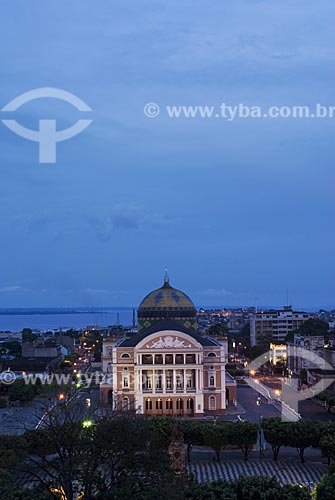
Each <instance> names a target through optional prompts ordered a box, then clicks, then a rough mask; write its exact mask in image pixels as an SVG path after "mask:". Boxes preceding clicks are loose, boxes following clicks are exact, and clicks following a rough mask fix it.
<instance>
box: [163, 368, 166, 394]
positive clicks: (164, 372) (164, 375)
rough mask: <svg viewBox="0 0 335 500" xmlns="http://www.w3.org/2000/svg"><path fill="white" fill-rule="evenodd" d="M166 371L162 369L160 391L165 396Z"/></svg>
mask: <svg viewBox="0 0 335 500" xmlns="http://www.w3.org/2000/svg"><path fill="white" fill-rule="evenodd" d="M165 377H166V369H165V368H163V373H162V389H163V394H166V379H165Z"/></svg>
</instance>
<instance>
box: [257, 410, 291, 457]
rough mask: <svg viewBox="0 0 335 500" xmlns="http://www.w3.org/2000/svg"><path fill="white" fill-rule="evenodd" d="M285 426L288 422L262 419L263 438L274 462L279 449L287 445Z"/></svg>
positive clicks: (277, 419)
mask: <svg viewBox="0 0 335 500" xmlns="http://www.w3.org/2000/svg"><path fill="white" fill-rule="evenodd" d="M287 424H288V422H282V421H281V419H280V418H264V419H263V422H262V427H263V431H264V437H265V439H266V441H267V442H268V443H269V444H270V445H271V448H272V452H273V458H274V460H277V459H278V455H279V451H280V448H281V447H282V446H288V445H289V443H288V434H287Z"/></svg>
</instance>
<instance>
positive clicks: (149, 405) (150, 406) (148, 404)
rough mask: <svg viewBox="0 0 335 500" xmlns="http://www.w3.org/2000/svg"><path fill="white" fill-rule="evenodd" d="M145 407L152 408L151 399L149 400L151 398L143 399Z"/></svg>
mask: <svg viewBox="0 0 335 500" xmlns="http://www.w3.org/2000/svg"><path fill="white" fill-rule="evenodd" d="M145 409H146V410H152V401H151V399H147V400H146V401H145Z"/></svg>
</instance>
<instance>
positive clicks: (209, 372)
mask: <svg viewBox="0 0 335 500" xmlns="http://www.w3.org/2000/svg"><path fill="white" fill-rule="evenodd" d="M227 358H228V350H227V341H226V339H220V341H218V340H217V339H213V338H210V337H204V336H202V335H200V334H198V333H197V312H196V309H195V307H194V304H193V302H192V301H191V299H190V298H189V297H188V296H187V295H186V294H185V293H184V292H181V291H180V290H177V289H176V288H173V287H172V286H171V285H170V283H169V278H168V277H167V276H166V277H165V279H164V284H163V286H162V287H161V288H158V289H157V290H154V291H153V292H151V293H149V294H148V295H147V296H146V297H145V298H144V299H143V300H142V302H141V304H140V306H139V308H138V332H137V333H135V334H133V335H131V336H129V337H128V338H122V339H119V340H117V341H115V340H113V339H112V338H110V337H105V339H104V343H103V357H102V360H103V372H104V374H105V377H104V380H103V382H102V383H101V385H100V396H101V402H102V404H104V405H106V406H112V407H113V406H116V405H117V404H119V405H120V406H119V407H121V408H122V409H133V410H135V411H136V412H137V413H139V414H146V415H179V416H199V417H200V416H203V415H216V414H224V413H225V412H226V408H227V405H228V404H234V403H236V383H235V381H234V379H233V378H232V377H230V376H229V375H228V374H226V371H225V364H226V362H227Z"/></svg>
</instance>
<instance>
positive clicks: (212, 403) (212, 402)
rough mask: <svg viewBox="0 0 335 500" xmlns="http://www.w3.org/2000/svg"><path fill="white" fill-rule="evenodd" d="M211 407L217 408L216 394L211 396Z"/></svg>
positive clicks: (211, 408)
mask: <svg viewBox="0 0 335 500" xmlns="http://www.w3.org/2000/svg"><path fill="white" fill-rule="evenodd" d="M209 409H210V410H216V398H215V396H210V397H209Z"/></svg>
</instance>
